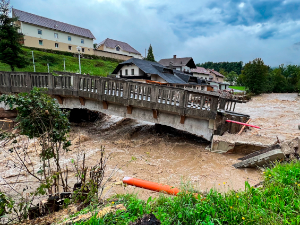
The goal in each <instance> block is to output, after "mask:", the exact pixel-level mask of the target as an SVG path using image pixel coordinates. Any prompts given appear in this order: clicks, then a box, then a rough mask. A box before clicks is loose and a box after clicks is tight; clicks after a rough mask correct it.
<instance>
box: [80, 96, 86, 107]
mask: <svg viewBox="0 0 300 225" xmlns="http://www.w3.org/2000/svg"><path fill="white" fill-rule="evenodd" d="M79 101H80V104H81V105H85V98H83V97H79Z"/></svg>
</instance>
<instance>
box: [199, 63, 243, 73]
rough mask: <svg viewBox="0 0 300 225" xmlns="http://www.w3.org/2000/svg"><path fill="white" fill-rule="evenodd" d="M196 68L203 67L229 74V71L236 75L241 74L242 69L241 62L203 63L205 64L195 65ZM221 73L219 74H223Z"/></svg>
mask: <svg viewBox="0 0 300 225" xmlns="http://www.w3.org/2000/svg"><path fill="white" fill-rule="evenodd" d="M196 66H199V67H204V68H205V69H214V70H216V71H219V72H220V73H221V71H222V72H223V73H224V71H225V72H227V73H230V72H231V71H234V72H236V73H237V74H241V72H242V68H243V62H242V61H240V62H205V63H197V64H196ZM223 73H221V74H223ZM223 75H225V74H223Z"/></svg>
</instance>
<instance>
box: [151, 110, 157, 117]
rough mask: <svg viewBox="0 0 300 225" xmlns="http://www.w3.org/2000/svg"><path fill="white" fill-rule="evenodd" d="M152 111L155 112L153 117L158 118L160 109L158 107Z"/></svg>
mask: <svg viewBox="0 0 300 225" xmlns="http://www.w3.org/2000/svg"><path fill="white" fill-rule="evenodd" d="M152 112H153V118H154V119H157V117H158V110H157V109H152Z"/></svg>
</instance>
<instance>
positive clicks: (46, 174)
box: [0, 88, 71, 195]
mask: <svg viewBox="0 0 300 225" xmlns="http://www.w3.org/2000/svg"><path fill="white" fill-rule="evenodd" d="M0 102H4V103H5V105H8V106H9V107H10V108H11V109H13V108H14V107H15V108H16V110H17V111H18V116H17V118H16V121H17V122H18V126H17V127H16V128H17V129H19V131H20V134H21V135H26V136H27V137H28V138H29V139H32V138H38V139H37V140H38V142H39V145H40V147H41V152H40V153H39V154H40V159H41V162H42V166H41V168H40V169H39V170H38V171H36V170H34V168H31V169H30V168H29V167H28V166H27V165H28V164H27V163H26V162H27V161H26V160H27V158H30V156H29V154H28V152H27V151H26V147H25V149H23V150H20V148H19V147H14V148H12V149H11V151H10V154H11V157H14V158H15V161H14V164H15V165H16V162H18V163H19V165H20V166H19V167H20V168H23V169H24V170H25V171H26V172H27V173H29V174H30V175H31V176H33V177H34V178H36V179H37V180H38V181H39V182H40V186H39V188H38V189H37V190H36V192H35V193H34V195H39V194H45V193H46V192H45V190H48V194H51V193H52V186H54V187H55V192H56V191H57V190H58V189H59V185H60V181H61V185H62V186H63V189H64V190H65V191H66V190H67V183H66V182H65V179H64V178H63V176H62V173H61V170H62V168H61V165H60V154H61V152H62V151H68V150H69V149H68V147H69V146H70V145H71V143H70V141H68V140H67V137H66V135H67V133H68V132H69V131H70V123H69V121H68V114H66V113H65V112H63V111H61V110H60V109H59V107H58V105H57V104H56V103H55V101H54V100H53V99H52V98H51V97H50V96H48V95H47V94H46V90H45V89H39V88H33V89H32V90H31V92H30V93H20V94H18V95H2V96H1V97H0ZM13 143H15V144H18V139H17V138H14V141H13ZM23 158H24V159H23ZM52 160H53V161H52ZM53 164H54V165H53ZM53 167H54V168H53Z"/></svg>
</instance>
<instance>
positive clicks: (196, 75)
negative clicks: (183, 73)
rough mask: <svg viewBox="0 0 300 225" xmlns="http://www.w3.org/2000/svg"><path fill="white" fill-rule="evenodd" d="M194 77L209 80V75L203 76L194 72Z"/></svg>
mask: <svg viewBox="0 0 300 225" xmlns="http://www.w3.org/2000/svg"><path fill="white" fill-rule="evenodd" d="M193 76H195V77H200V78H203V79H205V78H206V80H209V75H207V74H202V73H195V72H193Z"/></svg>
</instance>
